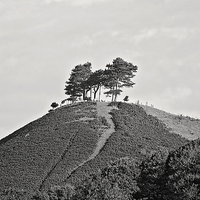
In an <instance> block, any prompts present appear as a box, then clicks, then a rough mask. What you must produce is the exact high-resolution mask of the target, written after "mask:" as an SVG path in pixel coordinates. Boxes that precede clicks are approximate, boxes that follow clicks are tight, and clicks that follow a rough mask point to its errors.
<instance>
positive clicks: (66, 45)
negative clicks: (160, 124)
mask: <svg viewBox="0 0 200 200" xmlns="http://www.w3.org/2000/svg"><path fill="white" fill-rule="evenodd" d="M199 9H200V5H199V3H198V1H196V0H190V1H189V0H177V1H172V0H149V1H147V0H144V1H139V0H124V1H123V2H122V1H119V0H97V1H95V2H94V1H93V0H73V1H72V0H28V1H24V0H19V1H17V2H15V1H12V0H2V1H0V12H1V18H0V30H1V33H0V52H1V54H0V60H1V66H0V94H1V98H0V103H1V110H0V139H1V138H3V137H5V136H7V135H9V134H11V133H13V132H14V131H16V130H18V129H19V128H21V127H23V126H25V125H26V124H27V123H30V122H31V121H33V120H35V119H38V118H40V117H42V116H43V115H45V114H46V113H47V112H48V110H49V109H50V105H51V103H52V102H57V103H60V102H61V101H62V100H63V99H65V98H66V95H65V92H64V87H65V82H66V81H67V80H68V78H69V75H70V72H71V70H72V69H73V68H74V67H75V66H76V65H78V64H84V63H86V62H91V63H92V71H95V70H98V69H104V68H105V66H106V64H109V63H112V60H113V59H115V58H117V57H121V58H122V59H124V60H125V61H127V62H131V63H133V64H134V65H137V66H138V72H137V73H136V74H135V75H136V76H135V77H134V78H133V82H135V83H136V85H134V86H133V88H131V89H125V90H124V92H123V93H122V94H121V97H120V98H119V100H122V99H123V98H124V97H125V96H129V102H133V103H134V102H136V101H137V100H139V101H140V102H142V103H143V104H145V103H146V102H148V104H149V105H151V104H152V105H154V107H155V108H158V109H161V110H164V111H166V112H170V113H173V114H177V115H179V114H183V115H184V116H190V117H193V118H200V113H199V110H200V105H199V102H200V94H199V88H200V80H199V77H198V76H199V74H200V58H199V53H200V46H199V45H198V44H199V43H200V41H199V40H200V38H199V34H200V28H199V25H198V24H199V22H198V19H199V17H200V13H199ZM105 100H107V101H109V100H110V99H105Z"/></svg>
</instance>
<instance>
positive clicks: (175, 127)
mask: <svg viewBox="0 0 200 200" xmlns="http://www.w3.org/2000/svg"><path fill="white" fill-rule="evenodd" d="M142 107H143V108H144V110H145V111H146V112H147V114H149V115H153V116H155V117H157V118H158V119H159V120H161V121H162V122H163V123H165V124H166V126H167V127H168V128H169V129H170V132H174V133H176V134H179V135H181V136H182V137H184V138H186V139H188V140H195V139H197V138H199V137H200V120H199V119H194V118H191V117H189V116H183V115H174V114H171V113H168V112H165V111H163V110H159V109H157V108H152V107H150V106H142Z"/></svg>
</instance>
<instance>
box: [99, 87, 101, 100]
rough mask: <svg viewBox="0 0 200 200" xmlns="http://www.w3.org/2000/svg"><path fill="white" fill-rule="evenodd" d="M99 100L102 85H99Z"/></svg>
mask: <svg viewBox="0 0 200 200" xmlns="http://www.w3.org/2000/svg"><path fill="white" fill-rule="evenodd" d="M99 101H101V85H100V87H99Z"/></svg>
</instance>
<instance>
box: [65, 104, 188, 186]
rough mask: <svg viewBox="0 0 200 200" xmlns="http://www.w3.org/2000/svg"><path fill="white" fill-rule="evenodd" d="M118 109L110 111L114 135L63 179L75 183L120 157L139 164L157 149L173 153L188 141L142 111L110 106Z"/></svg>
mask: <svg viewBox="0 0 200 200" xmlns="http://www.w3.org/2000/svg"><path fill="white" fill-rule="evenodd" d="M111 105H116V106H117V107H118V110H113V111H112V112H111V115H112V119H113V121H114V124H115V130H116V131H115V132H114V133H113V134H112V135H111V137H110V138H109V140H107V142H106V145H105V146H104V148H103V149H102V151H101V152H100V154H99V155H98V156H97V157H96V158H95V159H93V160H91V161H90V162H88V163H86V164H85V165H84V166H82V167H81V168H79V169H78V170H76V172H74V174H73V176H72V177H71V178H69V179H68V180H67V182H68V183H71V184H75V182H76V181H74V180H77V179H81V178H82V177H83V175H84V176H88V175H89V174H90V173H96V172H97V170H98V169H99V168H104V167H106V164H107V163H109V162H111V161H114V160H117V159H119V158H122V157H126V156H128V157H131V158H135V159H137V160H138V161H142V160H143V159H145V158H146V157H147V156H148V155H151V154H152V153H153V152H155V151H157V150H160V149H167V150H169V151H170V150H175V149H177V148H179V147H180V146H182V145H184V144H186V143H187V142H188V141H187V140H186V139H184V138H181V137H180V136H179V135H177V134H173V133H170V132H169V130H168V129H167V128H166V126H165V124H163V123H162V122H160V121H159V120H158V119H157V118H156V117H153V116H150V115H147V114H146V112H145V111H144V110H143V108H141V107H139V106H137V105H131V104H126V103H115V102H114V103H112V104H111Z"/></svg>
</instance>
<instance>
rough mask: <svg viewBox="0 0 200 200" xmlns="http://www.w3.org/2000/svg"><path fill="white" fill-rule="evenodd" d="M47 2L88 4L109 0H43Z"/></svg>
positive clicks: (75, 4)
mask: <svg viewBox="0 0 200 200" xmlns="http://www.w3.org/2000/svg"><path fill="white" fill-rule="evenodd" d="M43 1H44V3H45V4H49V3H51V2H67V3H71V4H72V5H74V6H88V5H92V4H94V3H98V2H105V1H108V0H95V1H94V0H43Z"/></svg>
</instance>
